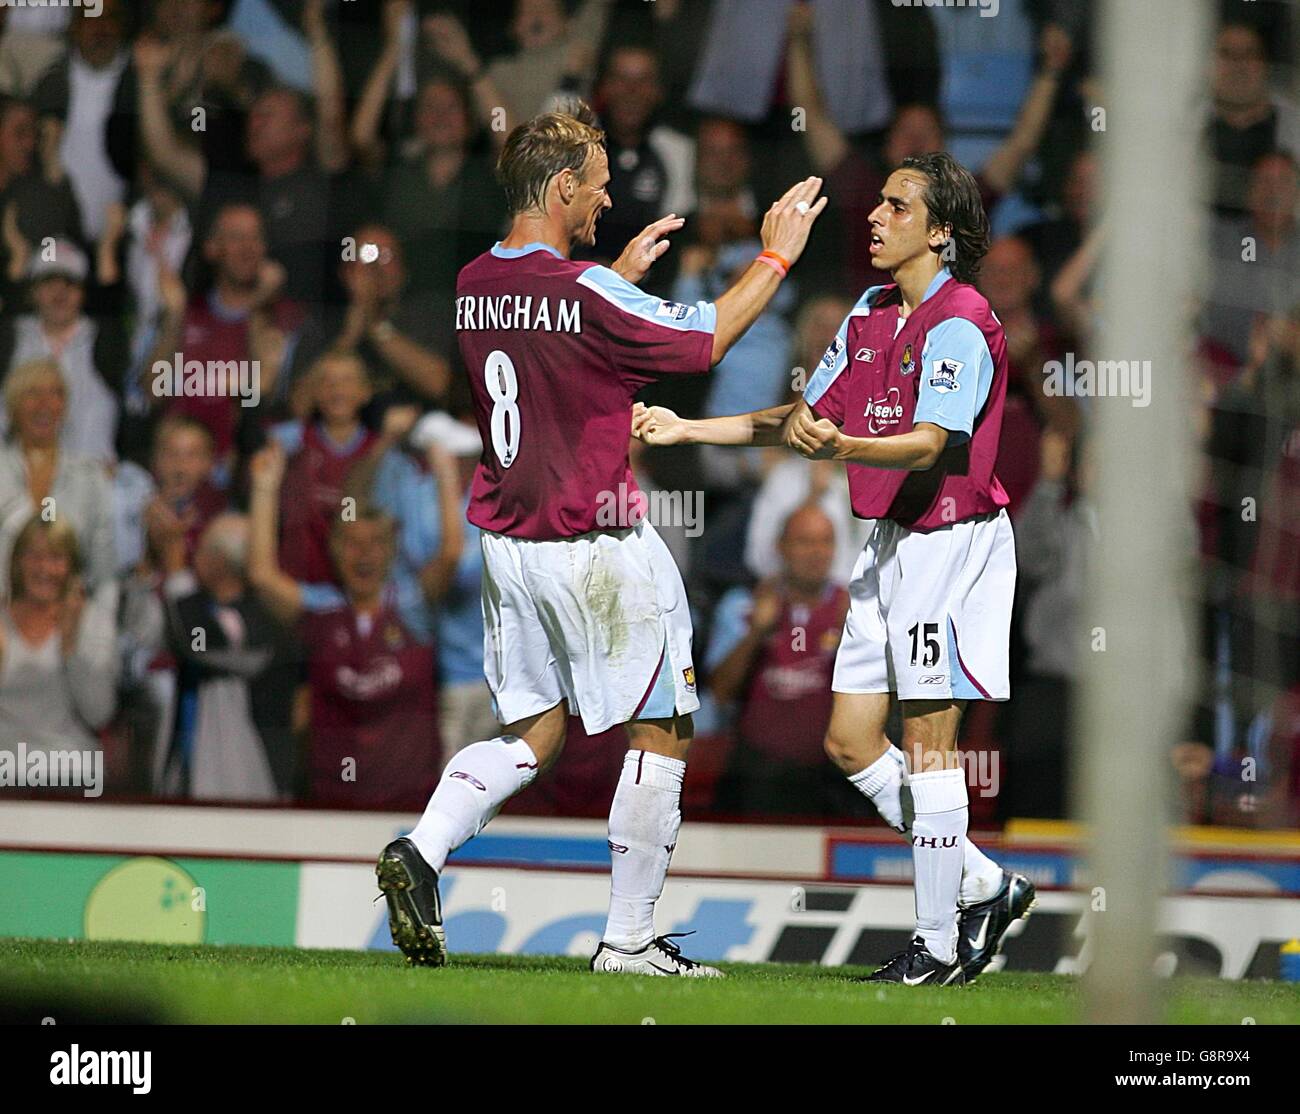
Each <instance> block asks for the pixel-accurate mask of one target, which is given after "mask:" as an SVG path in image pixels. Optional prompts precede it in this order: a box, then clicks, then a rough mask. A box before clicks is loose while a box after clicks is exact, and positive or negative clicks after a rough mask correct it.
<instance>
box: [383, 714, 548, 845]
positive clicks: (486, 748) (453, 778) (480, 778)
mask: <svg viewBox="0 0 1300 1114" xmlns="http://www.w3.org/2000/svg"><path fill="white" fill-rule="evenodd" d="M536 776H537V755H535V754H534V753H533V749H532V747H530V746H529V745H528V744H527V743H526V742H524V741H523V739H521V738H519V737H518V736H517V735H500V736H498V737H497V738H495V739H490V740H488V741H487V742H485V743H471V744H470V745H469V746H467V747H466V748H465V749H464V750H462V751H458V752H457V753H456V754H455V755H453V756H452V759H451V761H450V762H448V763H447V768H446V769H445V770H443V772H442V780H441V781H439V782H438V787H437V788H436V789H435V790H434V791H433V796H432V797H430V798H429V803H428V805H426V806H425V809H424V815H423V816H421V817H420V822H419V823H418V824H417V825H416V826H415V830H414V831H413V832H411V834H410V836H409V838H410V840H411V842H412V843H414V844H415V846H416V847H417V848H418V849H419V852H420V855H421V856H422V857H423V858H424V861H425V862H427V863H428V864H429V865H430V866H431V867H433V869H434V870H442V868H443V866H444V865H445V864H446V862H447V856H448V855H450V854H451V853H452V852H453V851H455V850H456V848H457V847H459V846H460V845H461V844H462V843H464V842H466V841H467V840H469V839H472V838H473V837H474V836H476V835H478V833H479V832H481V831H482V830H483V828H484V827H485V826H486V825H487V822H488V821H489V820H491V819H492V817H494V816H495V815H496V814H497V810H498V809H500V808H501V806H502V805H503V804H505V803H506V801H508V800H509V799H510V798H511V797H513V796H514V795H515V794H516V793H518V792H519V790H521V789H523V788H524V787H525V786H526V785H528V784H529V783H530V782H531V781H532V780H533V778H535V777H536Z"/></svg>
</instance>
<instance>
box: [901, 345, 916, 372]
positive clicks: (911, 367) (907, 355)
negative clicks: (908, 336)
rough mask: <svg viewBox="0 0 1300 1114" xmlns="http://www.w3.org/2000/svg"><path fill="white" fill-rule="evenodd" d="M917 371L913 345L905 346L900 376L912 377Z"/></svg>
mask: <svg viewBox="0 0 1300 1114" xmlns="http://www.w3.org/2000/svg"><path fill="white" fill-rule="evenodd" d="M915 370H916V360H915V358H914V357H913V355H912V346H911V344H905V345H903V362H902V363H901V364H899V365H898V371H899V374H900V375H911V374H912V372H914V371H915Z"/></svg>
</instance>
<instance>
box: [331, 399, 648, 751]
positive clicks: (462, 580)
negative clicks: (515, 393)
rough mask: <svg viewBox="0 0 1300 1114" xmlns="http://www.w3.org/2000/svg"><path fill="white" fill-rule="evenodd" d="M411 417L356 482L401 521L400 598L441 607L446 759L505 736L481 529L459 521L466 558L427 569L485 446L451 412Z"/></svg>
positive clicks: (396, 415) (389, 424)
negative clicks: (491, 653)
mask: <svg viewBox="0 0 1300 1114" xmlns="http://www.w3.org/2000/svg"><path fill="white" fill-rule="evenodd" d="M403 410H405V421H403V420H402V419H403V415H402V414H401V411H403ZM415 416H416V415H415V412H414V411H413V410H410V409H408V408H401V407H394V408H393V409H390V410H389V411H388V414H387V415H386V417H385V423H384V433H383V435H382V436H383V438H384V439H385V441H386V443H387V445H388V446H389V447H388V448H386V449H385V451H384V452H383V454H382V455H381V456H372V458H371V460H372V461H373V462H374V463H373V468H372V467H371V465H370V464H369V462H368V463H367V465H366V466H363V467H362V468H359V469H357V470H356V471H354V472H353V474H352V475H353V479H354V483H355V485H356V491H357V495H358V498H359V499H369V500H371V501H373V503H374V504H375V505H376V506H377V507H379V508H380V509H382V510H384V511H387V512H388V513H389V514H390V515H392V516H393V518H394V519H395V520H396V522H397V558H396V561H395V562H394V566H393V579H394V583H395V586H396V591H397V594H398V599H399V600H403V599H406V600H416V601H418V600H421V599H424V600H428V601H430V602H436V603H437V605H438V610H437V634H438V669H439V681H440V687H439V690H438V703H439V726H440V729H441V733H442V741H443V757H444V759H448V760H449V759H450V758H451V756H452V755H453V754H455V753H456V751H458V750H460V749H462V748H463V747H466V746H469V745H470V744H471V743H474V742H477V741H479V740H480V739H494V738H496V736H497V735H499V734H500V733H501V725H500V724H499V723H498V722H497V718H496V715H495V713H494V712H493V709H492V694H491V693H490V692H489V691H488V687H487V685H486V684H484V682H483V610H482V599H481V596H482V591H481V589H482V584H481V581H482V572H483V553H482V550H481V549H480V547H479V540H478V534H479V531H478V527H476V526H474V525H473V524H472V523H469V522H464V521H462V522H461V528H462V529H463V530H464V533H465V541H464V545H463V548H462V551H461V557H460V560H459V561H458V562H456V563H455V565H454V566H452V565H451V564H450V563H449V562H450V552H451V551H449V552H448V554H447V556H446V557H445V558H443V559H442V561H441V562H440V563H439V564H437V565H435V566H433V570H430V571H425V570H426V569H428V567H429V562H430V560H431V559H434V558H437V557H438V555H439V554H440V553H441V552H442V551H443V549H444V541H443V525H442V523H443V516H444V514H445V511H444V509H443V508H444V500H443V487H444V485H447V484H452V485H454V490H455V492H456V493H457V496H458V498H459V499H460V501H461V507H462V513H461V518H462V520H463V519H464V511H463V508H464V507H465V506H466V505H467V504H468V502H469V486H470V481H471V479H472V478H473V474H474V467H475V465H476V464H477V463H478V458H479V457H480V456H481V455H482V452H483V443H482V440H481V439H480V437H479V433H478V430H477V429H475V428H474V426H472V425H465V424H464V423H463V422H457V421H456V420H455V419H453V418H452V417H451V416H450V415H448V414H445V413H441V412H435V413H432V414H427V415H425V416H424V418H422V419H421V420H420V422H419V423H418V425H415V426H414V428H411V426H412V423H414V420H415ZM408 431H409V435H408ZM636 444H640V442H636ZM449 457H450V458H452V459H453V460H454V462H455V466H454V467H451V466H449V461H448V458H449Z"/></svg>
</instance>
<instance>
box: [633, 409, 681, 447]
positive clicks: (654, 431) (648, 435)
mask: <svg viewBox="0 0 1300 1114" xmlns="http://www.w3.org/2000/svg"><path fill="white" fill-rule="evenodd" d="M632 436H633V437H635V438H637V439H638V440H640V441H644V442H645V443H646V444H647V445H656V446H663V445H680V444H682V443H683V442H684V441H685V440H686V423H685V422H684V421H682V419H681V418H679V417H678V416H677V415H676V414H674V413H673V412H672V411H671V410H669V409H668V407H666V406H647V405H646V404H645V403H644V402H638V403H637V404H636V405H635V406H633V407H632Z"/></svg>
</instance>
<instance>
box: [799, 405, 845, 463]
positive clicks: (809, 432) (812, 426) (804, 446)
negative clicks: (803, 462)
mask: <svg viewBox="0 0 1300 1114" xmlns="http://www.w3.org/2000/svg"><path fill="white" fill-rule="evenodd" d="M839 439H840V431H839V427H837V426H836V425H835V423H834V422H832V421H830V420H829V419H827V418H821V419H820V420H819V419H817V418H814V417H813V415H812V411H811V410H808V409H806V408H800V409H799V410H796V411H795V413H794V416H793V417H792V418H791V419H790V424H789V425H788V426H787V427H786V431H785V443H786V445H787V446H788V447H789V448H791V449H794V451H795V452H797V453H799V454H800V455H801V456H806V457H807V458H808V459H809V460H830V459H831V458H833V457H834V456H835V451H836V449H838V448H839Z"/></svg>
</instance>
